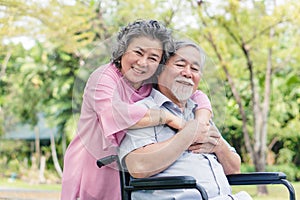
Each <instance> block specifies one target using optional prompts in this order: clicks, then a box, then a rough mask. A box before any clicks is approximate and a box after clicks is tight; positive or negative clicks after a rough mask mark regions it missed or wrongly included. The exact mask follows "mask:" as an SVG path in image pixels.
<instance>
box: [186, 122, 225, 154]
mask: <svg viewBox="0 0 300 200" xmlns="http://www.w3.org/2000/svg"><path fill="white" fill-rule="evenodd" d="M220 140H221V134H220V132H219V131H218V129H217V127H215V126H214V125H210V124H203V123H199V125H198V128H197V130H196V133H195V141H194V143H193V144H192V145H191V146H190V147H189V149H188V150H190V151H192V152H193V153H214V152H215V150H216V146H218V145H219V143H220Z"/></svg>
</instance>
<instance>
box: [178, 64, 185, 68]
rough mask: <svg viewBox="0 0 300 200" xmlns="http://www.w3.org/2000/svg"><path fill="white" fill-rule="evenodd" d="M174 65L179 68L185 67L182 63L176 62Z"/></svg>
mask: <svg viewBox="0 0 300 200" xmlns="http://www.w3.org/2000/svg"><path fill="white" fill-rule="evenodd" d="M176 66H177V67H180V68H182V67H185V65H184V64H176Z"/></svg>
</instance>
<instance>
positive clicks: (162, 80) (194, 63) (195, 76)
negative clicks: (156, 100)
mask: <svg viewBox="0 0 300 200" xmlns="http://www.w3.org/2000/svg"><path fill="white" fill-rule="evenodd" d="M200 58H201V55H200V52H199V51H198V50H197V49H196V48H194V47H192V46H187V47H182V48H180V49H179V50H177V51H176V54H175V55H174V56H172V57H171V58H170V59H169V60H168V62H167V63H166V67H165V69H164V70H163V71H162V73H161V74H160V75H159V77H158V85H159V89H160V91H161V92H162V93H163V94H164V95H166V96H167V97H168V98H169V99H171V100H172V101H173V102H178V101H179V102H182V101H186V100H187V99H188V98H190V97H191V95H192V94H193V93H194V92H195V91H196V90H197V88H198V84H199V81H200V78H201V71H200V69H201V68H200V64H201V60H200Z"/></svg>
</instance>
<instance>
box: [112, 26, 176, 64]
mask: <svg viewBox="0 0 300 200" xmlns="http://www.w3.org/2000/svg"><path fill="white" fill-rule="evenodd" d="M143 36H144V37H148V38H151V39H155V40H159V41H160V42H161V44H162V48H163V49H162V50H163V55H162V59H161V61H160V64H164V63H165V62H166V60H167V59H168V57H169V52H173V51H174V42H173V37H172V32H171V30H170V29H167V28H166V27H165V26H164V25H163V24H161V23H159V22H158V21H156V20H137V21H135V22H133V23H130V24H128V25H127V26H125V27H123V28H122V29H121V30H120V32H119V34H118V37H117V45H116V46H115V47H114V49H113V52H112V59H111V60H112V62H113V63H114V64H115V65H116V67H118V68H121V67H122V66H121V62H120V61H121V58H122V56H123V54H124V53H125V52H126V50H127V48H128V46H129V44H130V43H131V41H132V39H134V38H138V37H143Z"/></svg>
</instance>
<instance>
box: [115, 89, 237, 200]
mask: <svg viewBox="0 0 300 200" xmlns="http://www.w3.org/2000/svg"><path fill="white" fill-rule="evenodd" d="M139 103H142V104H144V105H146V106H147V107H148V108H157V109H166V110H168V111H170V112H171V113H173V114H175V115H177V116H180V117H182V118H184V119H185V120H186V121H188V120H191V119H194V110H195V108H196V106H197V105H196V104H195V103H194V102H193V101H192V100H190V99H189V100H188V101H187V104H186V107H185V109H184V112H181V110H180V109H179V108H178V107H177V105H176V104H174V103H172V102H171V101H170V100H169V99H168V98H167V97H165V96H164V95H162V94H161V93H160V92H159V91H157V90H155V89H153V90H152V92H151V95H150V96H149V97H147V98H145V99H144V100H142V101H140V102H139ZM175 134H176V132H175V131H174V130H173V129H171V128H170V127H168V126H166V125H159V126H154V127H146V128H141V129H135V130H128V132H127V134H126V136H125V138H124V140H123V141H122V143H121V146H120V147H119V157H120V160H121V161H122V164H123V167H124V168H126V165H125V162H124V157H125V156H126V155H127V154H128V153H130V152H131V151H133V150H135V149H138V148H140V147H143V146H146V145H149V144H152V143H158V142H162V141H165V140H167V139H169V138H170V137H172V136H174V135H175ZM222 139H223V138H222ZM227 144H228V143H227ZM228 147H229V148H231V149H232V151H234V148H232V147H231V146H230V145H229V144H228ZM169 148H172V147H171V146H170V147H169ZM162 176H193V177H194V178H195V179H196V180H197V182H198V183H199V184H201V185H202V186H204V188H205V189H206V191H207V193H208V196H209V198H213V197H216V196H219V195H228V194H231V189H230V185H229V183H228V181H227V178H226V176H225V173H224V171H223V167H222V165H221V164H220V163H219V162H218V159H217V157H216V155H215V154H196V153H192V152H190V151H188V150H187V151H185V152H183V153H182V155H181V156H180V157H179V158H178V159H177V161H175V162H174V163H173V164H172V165H171V166H169V167H168V168H167V169H166V170H164V171H162V172H160V173H158V174H156V175H154V177H162ZM132 199H135V200H137V199H147V200H148V199H150V200H151V199H153V200H154V199H155V200H157V199H159V200H164V199H166V200H167V199H168V200H170V199H201V196H200V194H199V193H198V191H197V190H193V189H178V190H156V191H153V190H150V191H137V192H133V194H132Z"/></svg>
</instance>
